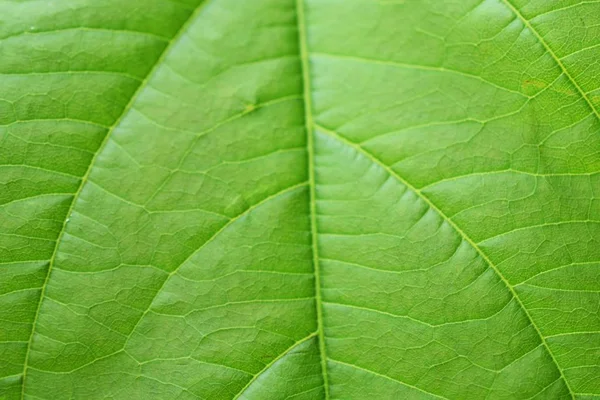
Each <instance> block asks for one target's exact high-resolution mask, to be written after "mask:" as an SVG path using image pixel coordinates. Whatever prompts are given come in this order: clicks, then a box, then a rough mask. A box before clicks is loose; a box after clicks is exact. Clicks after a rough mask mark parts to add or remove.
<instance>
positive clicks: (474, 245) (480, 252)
mask: <svg viewBox="0 0 600 400" xmlns="http://www.w3.org/2000/svg"><path fill="white" fill-rule="evenodd" d="M315 126H317V127H318V128H319V130H321V131H323V132H324V133H325V134H327V135H329V136H331V137H333V138H334V139H337V140H339V141H340V142H342V143H344V144H346V145H347V146H350V147H351V148H353V149H355V150H356V151H357V152H359V153H360V154H363V155H364V156H365V157H367V158H368V159H369V160H371V162H373V163H374V164H376V165H379V166H380V167H381V168H383V169H384V170H385V171H386V172H387V173H388V174H390V176H393V177H394V178H396V179H397V180H398V181H399V182H400V183H401V184H403V185H404V186H406V187H407V188H408V189H409V190H411V191H413V192H414V193H415V194H416V195H417V196H419V198H421V199H422V200H423V201H424V202H425V203H426V204H427V205H428V206H429V207H430V208H431V209H432V210H434V211H435V212H436V213H437V214H438V215H439V216H440V217H441V218H442V219H443V220H444V221H446V222H447V223H448V224H449V225H450V226H451V227H452V228H453V229H454V230H455V231H456V232H457V233H458V234H459V235H460V236H461V237H462V238H463V240H464V241H466V242H467V243H469V244H470V245H471V247H472V248H473V249H474V250H475V251H476V252H477V254H478V255H479V256H480V257H481V258H482V259H483V260H484V261H485V262H486V263H487V264H488V265H489V266H490V268H491V269H492V270H493V271H494V272H495V273H496V275H497V276H498V277H499V278H500V280H501V281H502V283H504V285H505V286H506V288H507V289H508V290H509V291H510V293H511V295H512V297H513V298H514V299H515V301H516V302H517V303H518V304H519V306H520V308H521V309H522V310H523V312H524V313H525V316H526V317H527V319H528V320H529V323H530V324H531V326H532V327H533V328H534V329H535V331H536V333H537V335H538V336H539V338H540V340H541V342H542V344H543V345H544V348H545V349H546V351H547V353H548V355H549V356H550V358H551V359H552V361H553V363H554V365H555V366H556V369H557V370H558V373H559V374H560V377H561V378H562V380H563V381H564V382H565V385H566V386H567V389H568V390H569V393H570V394H571V397H572V398H574V394H573V390H572V389H571V387H570V386H569V383H568V382H567V379H566V377H565V375H564V373H563V371H562V369H561V368H560V366H559V364H558V361H557V360H556V358H555V357H554V354H553V353H552V351H551V350H550V347H549V346H548V343H547V342H546V338H545V337H544V335H542V332H541V331H540V329H539V328H538V326H537V325H536V323H535V322H534V321H533V318H532V317H531V314H530V313H529V311H528V310H527V308H526V307H525V305H524V304H523V302H522V301H521V298H520V297H519V295H518V294H517V292H516V291H515V289H514V287H513V286H512V285H511V284H510V283H509V282H508V280H507V279H506V277H504V275H503V274H502V273H501V272H500V270H499V269H498V267H496V265H495V264H494V263H493V262H492V260H490V258H489V257H488V256H487V255H486V254H485V253H484V252H483V250H481V248H480V247H479V246H478V245H477V243H476V242H475V241H473V240H472V239H471V238H470V237H469V236H468V235H467V234H466V233H465V232H464V231H463V230H462V229H461V228H460V227H459V226H458V225H456V223H455V222H454V221H453V220H452V219H450V217H448V216H447V215H446V214H445V213H444V212H443V211H442V210H441V209H440V208H439V207H438V206H436V205H435V204H434V203H433V202H432V201H431V200H430V199H429V198H428V197H427V196H425V195H424V194H423V193H422V192H421V191H420V190H419V189H417V188H416V187H414V186H413V185H412V184H411V183H410V182H408V181H407V180H406V179H404V178H403V177H402V176H400V175H399V174H398V173H397V172H396V171H394V170H393V169H392V168H391V167H390V166H389V165H387V164H385V163H383V162H382V161H381V160H379V159H378V158H377V157H375V156H374V155H373V154H371V153H370V152H369V151H367V150H366V149H365V148H363V147H362V146H359V145H358V144H356V143H354V142H351V141H350V140H348V139H346V138H345V137H344V136H342V135H340V134H339V133H337V132H335V131H332V130H330V129H327V128H324V127H322V126H319V125H315Z"/></svg>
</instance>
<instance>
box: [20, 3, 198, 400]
mask: <svg viewBox="0 0 600 400" xmlns="http://www.w3.org/2000/svg"><path fill="white" fill-rule="evenodd" d="M208 2H209V0H206V1H204V2H203V3H201V4H200V5H199V6H198V7H197V8H196V9H195V10H194V12H192V13H191V14H190V16H189V17H188V19H187V20H186V21H185V22H184V23H183V24H182V25H181V27H180V28H179V31H178V32H177V33H176V34H175V35H174V36H173V38H172V39H171V40H170V41H169V42H168V44H167V45H166V46H165V48H164V50H163V51H162V53H161V55H160V56H159V58H158V59H157V60H156V62H155V63H154V65H153V66H152V68H151V69H150V71H149V72H148V74H147V75H146V77H145V78H144V80H143V81H141V82H140V85H139V86H138V88H137V89H136V91H135V93H134V94H133V95H132V96H131V98H130V99H129V102H128V103H127V105H126V106H125V107H124V108H123V111H122V112H121V114H120V115H119V117H118V118H117V120H116V121H115V122H114V123H113V124H112V126H110V127H108V131H107V133H106V135H105V136H104V139H103V140H102V143H101V144H100V146H99V147H98V150H97V151H96V152H95V154H94V156H93V157H92V159H91V161H90V164H89V166H88V168H87V170H86V172H85V174H84V175H83V177H82V178H81V182H80V183H79V187H78V188H77V191H76V192H75V193H74V195H73V199H72V200H71V204H70V205H69V210H68V211H67V213H66V215H65V220H64V222H63V225H62V227H61V230H60V232H59V234H58V237H57V238H56V243H55V245H54V250H53V252H52V256H51V257H50V261H49V265H48V271H47V272H46V276H45V278H44V283H43V284H42V287H41V289H42V290H41V293H40V297H39V300H38V303H37V307H36V310H35V314H34V317H33V322H32V326H31V334H30V335H29V339H28V341H27V350H26V351H25V359H24V362H23V381H22V384H21V399H24V398H25V383H26V381H27V370H28V367H29V358H30V352H31V343H32V341H33V336H34V334H35V331H36V328H37V322H38V317H39V313H40V310H41V308H42V303H43V301H44V297H45V294H46V287H47V286H48V281H49V280H50V276H51V275H52V269H53V267H54V263H55V262H56V255H57V253H58V247H59V244H60V243H61V241H62V238H63V236H64V234H65V231H66V227H67V223H68V221H69V218H70V217H71V214H72V213H73V210H74V208H75V205H76V204H77V200H78V199H79V196H80V195H81V193H82V191H83V188H84V187H85V185H86V183H87V182H88V179H89V176H90V173H91V171H92V169H93V167H94V165H95V163H96V161H97V159H98V156H99V155H100V154H101V153H102V151H103V150H104V148H105V147H106V145H107V143H108V142H109V139H110V137H111V135H112V134H113V132H114V131H115V129H116V128H117V127H118V126H119V125H120V124H121V122H122V121H123V118H124V117H125V116H126V115H127V113H128V112H129V110H131V108H132V106H133V104H134V103H135V101H136V99H137V98H138V96H139V95H140V93H141V92H142V91H143V90H144V88H145V87H146V85H147V83H148V81H149V80H150V78H151V77H152V76H153V75H154V73H155V72H156V70H157V69H158V67H159V66H160V65H161V64H162V62H163V61H164V59H165V57H166V56H167V55H168V53H169V51H170V49H172V48H173V45H174V44H175V43H177V42H178V40H179V38H180V37H181V36H182V35H183V34H184V32H185V31H186V29H187V27H188V26H189V25H190V24H191V23H192V22H193V20H194V19H195V17H196V16H197V15H198V14H199V12H200V10H202V8H203V7H204V6H205V5H206V3H208Z"/></svg>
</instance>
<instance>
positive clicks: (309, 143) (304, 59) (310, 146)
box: [296, 0, 329, 400]
mask: <svg viewBox="0 0 600 400" xmlns="http://www.w3.org/2000/svg"><path fill="white" fill-rule="evenodd" d="M296 18H297V23H298V42H299V51H300V62H301V69H302V85H303V94H304V123H305V130H306V151H307V155H308V176H309V187H310V200H309V201H310V226H311V240H312V254H313V268H314V274H315V306H316V308H317V332H318V336H319V354H320V358H321V372H322V374H323V386H324V388H325V399H326V400H327V399H329V379H328V376H327V354H326V349H325V332H324V328H323V300H322V298H321V297H322V296H321V271H320V265H319V249H318V241H317V232H318V229H317V212H316V190H315V148H314V138H313V136H314V133H313V125H314V123H313V116H312V102H311V93H310V92H311V87H310V69H309V63H308V48H307V43H306V40H307V32H306V23H305V19H306V18H305V15H304V0H296Z"/></svg>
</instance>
